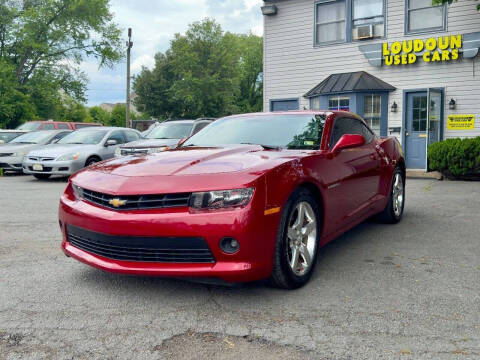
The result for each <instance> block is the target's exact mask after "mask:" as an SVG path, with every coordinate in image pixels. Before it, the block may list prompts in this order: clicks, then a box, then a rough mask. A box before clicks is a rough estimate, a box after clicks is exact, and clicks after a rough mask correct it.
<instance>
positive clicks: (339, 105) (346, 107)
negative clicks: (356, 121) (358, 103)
mask: <svg viewBox="0 0 480 360" xmlns="http://www.w3.org/2000/svg"><path fill="white" fill-rule="evenodd" d="M328 110H343V111H350V98H348V97H341V96H332V97H330V98H329V99H328Z"/></svg>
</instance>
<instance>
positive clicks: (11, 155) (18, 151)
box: [0, 130, 72, 172]
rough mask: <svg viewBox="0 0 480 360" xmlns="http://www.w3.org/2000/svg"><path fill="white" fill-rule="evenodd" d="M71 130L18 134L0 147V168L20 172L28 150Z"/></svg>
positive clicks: (62, 135)
mask: <svg viewBox="0 0 480 360" xmlns="http://www.w3.org/2000/svg"><path fill="white" fill-rule="evenodd" d="M71 132H72V131H71V130H44V131H33V132H29V133H26V134H23V135H20V136H18V137H16V138H15V139H13V140H12V141H10V142H9V143H8V144H5V145H2V146H1V147H0V168H2V169H3V170H4V171H15V172H22V162H23V160H24V158H25V155H27V154H28V153H29V152H30V151H32V150H35V149H38V148H41V147H43V146H45V145H46V144H51V143H53V142H56V141H58V140H59V139H61V138H63V137H64V136H66V135H68V134H69V133H71Z"/></svg>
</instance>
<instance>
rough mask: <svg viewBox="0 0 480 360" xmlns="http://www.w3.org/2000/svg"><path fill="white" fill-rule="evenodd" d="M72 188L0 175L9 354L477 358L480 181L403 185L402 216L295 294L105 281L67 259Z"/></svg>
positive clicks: (330, 251)
mask: <svg viewBox="0 0 480 360" xmlns="http://www.w3.org/2000/svg"><path fill="white" fill-rule="evenodd" d="M65 186H66V182H65V180H58V179H53V180H49V181H38V180H36V179H34V178H33V177H29V176H5V177H0V359H2V360H3V359H249V360H252V359H257V358H258V359H260V358H261V359H300V358H301V359H331V360H340V359H342V360H346V359H435V360H442V359H480V183H479V182H476V183H475V182H452V181H432V180H408V181H407V198H406V208H405V215H404V218H403V221H402V222H401V223H400V224H397V225H383V224H377V223H374V222H368V223H365V224H362V225H360V226H358V227H357V228H355V229H353V230H352V231H350V232H348V233H347V234H345V235H343V236H342V237H341V238H339V239H337V240H335V241H334V242H333V243H331V244H330V245H328V246H327V247H325V248H324V249H323V250H322V252H321V255H320V256H319V259H318V261H319V262H318V264H317V267H316V269H315V273H314V274H313V277H312V279H311V282H310V283H309V284H308V285H307V286H305V287H304V288H302V289H299V290H296V291H284V290H278V289H274V288H270V287H268V286H266V284H264V283H255V284H249V285H246V286H243V287H239V288H236V287H234V288H228V287H221V286H213V285H202V284H197V283H191V282H187V281H180V280H173V279H160V278H145V277H133V276H121V275H113V274H109V273H105V272H102V271H99V270H96V269H93V268H90V267H88V266H86V265H83V264H81V263H79V262H77V261H75V260H73V259H70V258H67V257H65V255H63V253H62V251H61V250H60V241H61V235H60V231H59V228H58V220H57V207H58V199H59V197H60V194H61V192H62V191H63V189H64V187H65Z"/></svg>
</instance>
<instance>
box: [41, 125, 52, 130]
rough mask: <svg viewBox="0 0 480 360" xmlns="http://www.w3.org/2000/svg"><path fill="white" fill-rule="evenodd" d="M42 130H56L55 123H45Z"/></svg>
mask: <svg viewBox="0 0 480 360" xmlns="http://www.w3.org/2000/svg"><path fill="white" fill-rule="evenodd" d="M40 130H55V124H52V123H44V124H43V125H42V126H41V127H40Z"/></svg>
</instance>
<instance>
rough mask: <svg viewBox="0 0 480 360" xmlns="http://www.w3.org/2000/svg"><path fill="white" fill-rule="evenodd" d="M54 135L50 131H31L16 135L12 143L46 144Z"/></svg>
mask: <svg viewBox="0 0 480 360" xmlns="http://www.w3.org/2000/svg"><path fill="white" fill-rule="evenodd" d="M51 137H52V133H51V132H50V131H36V132H30V133H26V134H23V135H20V136H19V137H16V138H15V139H13V140H12V141H10V144H14V143H16V144H44V143H46V142H47V141H48V140H49V139H50V138H51Z"/></svg>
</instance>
